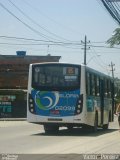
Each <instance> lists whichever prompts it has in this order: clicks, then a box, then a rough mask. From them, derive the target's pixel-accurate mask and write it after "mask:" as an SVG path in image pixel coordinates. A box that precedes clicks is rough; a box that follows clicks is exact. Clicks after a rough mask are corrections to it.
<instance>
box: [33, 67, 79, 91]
mask: <svg viewBox="0 0 120 160" xmlns="http://www.w3.org/2000/svg"><path fill="white" fill-rule="evenodd" d="M32 87H33V88H36V87H37V88H41V89H45V90H56V89H59V90H60V89H61V90H63V89H67V90H69V89H70V90H71V89H76V88H80V66H78V65H65V64H53V65H52V64H47V65H45V64H42V65H34V66H33V81H32Z"/></svg>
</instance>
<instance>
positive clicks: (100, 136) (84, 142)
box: [0, 118, 120, 154]
mask: <svg viewBox="0 0 120 160" xmlns="http://www.w3.org/2000/svg"><path fill="white" fill-rule="evenodd" d="M3 153H4V154H5V153H10V154H92V153H94V154H120V132H119V131H118V123H117V119H116V118H115V122H114V123H110V127H109V129H108V130H107V131H103V130H102V129H99V130H98V132H97V133H91V132H85V131H83V130H82V129H76V128H75V129H74V130H73V131H72V132H69V131H68V130H67V129H66V128H61V130H60V131H59V133H58V134H57V135H47V134H45V133H44V130H43V127H42V126H40V125H36V124H30V123H28V122H26V121H12V122H11V121H0V154H3Z"/></svg>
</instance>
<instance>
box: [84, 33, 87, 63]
mask: <svg viewBox="0 0 120 160" xmlns="http://www.w3.org/2000/svg"><path fill="white" fill-rule="evenodd" d="M86 46H87V37H86V35H85V42H84V65H86Z"/></svg>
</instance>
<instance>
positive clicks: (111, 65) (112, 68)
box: [109, 62, 115, 80]
mask: <svg viewBox="0 0 120 160" xmlns="http://www.w3.org/2000/svg"><path fill="white" fill-rule="evenodd" d="M114 66H115V64H113V63H112V62H111V64H109V67H111V72H112V78H113V80H114V71H115V68H114Z"/></svg>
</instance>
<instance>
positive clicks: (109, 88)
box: [108, 80, 111, 98]
mask: <svg viewBox="0 0 120 160" xmlns="http://www.w3.org/2000/svg"><path fill="white" fill-rule="evenodd" d="M108 97H109V98H110V97H111V81H110V80H108Z"/></svg>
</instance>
